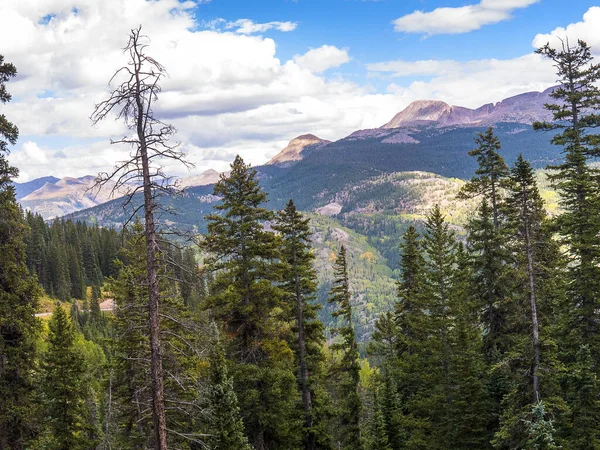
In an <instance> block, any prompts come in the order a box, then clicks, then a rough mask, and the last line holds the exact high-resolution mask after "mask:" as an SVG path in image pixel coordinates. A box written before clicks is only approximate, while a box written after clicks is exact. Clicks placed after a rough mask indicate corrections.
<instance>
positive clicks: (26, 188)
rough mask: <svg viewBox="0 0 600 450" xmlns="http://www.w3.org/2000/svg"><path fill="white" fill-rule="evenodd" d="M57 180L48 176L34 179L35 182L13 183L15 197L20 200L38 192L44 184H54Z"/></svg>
mask: <svg viewBox="0 0 600 450" xmlns="http://www.w3.org/2000/svg"><path fill="white" fill-rule="evenodd" d="M58 180H59V178H56V177H53V176H49V177H42V178H36V179H35V180H31V181H27V182H25V183H14V185H15V194H16V196H17V200H20V199H22V198H23V197H25V196H27V195H29V194H31V193H32V192H33V191H36V190H38V189H39V188H41V187H42V186H43V185H44V184H46V183H50V184H54V183H56V182H57V181H58Z"/></svg>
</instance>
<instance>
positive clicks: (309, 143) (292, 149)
mask: <svg viewBox="0 0 600 450" xmlns="http://www.w3.org/2000/svg"><path fill="white" fill-rule="evenodd" d="M330 142H331V141H327V140H325V139H321V138H318V137H317V136H315V135H313V134H303V135H302V136H298V137H297V138H295V139H292V140H291V141H290V143H289V144H288V145H287V147H286V148H284V149H283V150H281V151H280V152H279V153H278V154H277V155H275V156H274V157H273V158H272V159H271V160H270V161H269V162H268V163H267V164H278V165H280V164H285V163H290V162H293V161H300V160H301V159H302V152H303V151H304V149H306V148H307V147H316V148H318V147H322V146H324V145H327V144H329V143H330Z"/></svg>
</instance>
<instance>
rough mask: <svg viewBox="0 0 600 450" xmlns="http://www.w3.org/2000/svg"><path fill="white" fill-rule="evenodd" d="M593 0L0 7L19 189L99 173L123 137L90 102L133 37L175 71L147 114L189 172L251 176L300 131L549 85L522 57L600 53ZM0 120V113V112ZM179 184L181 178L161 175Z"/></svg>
mask: <svg viewBox="0 0 600 450" xmlns="http://www.w3.org/2000/svg"><path fill="white" fill-rule="evenodd" d="M598 4H599V2H598V0H596V1H595V2H594V1H588V0H576V1H574V2H565V1H558V0H462V1H458V0H379V1H369V0H261V1H248V0H210V1H208V0H195V1H191V0H187V1H183V0H158V1H146V0H103V1H102V2H99V1H97V0H2V2H0V43H2V44H0V54H4V56H5V58H6V60H8V61H11V62H13V63H15V64H16V66H17V68H18V70H19V77H18V78H17V80H15V81H11V82H10V83H9V85H8V88H9V90H10V91H11V92H12V93H13V102H12V103H11V104H9V105H7V106H4V107H2V106H0V107H1V108H4V109H5V110H6V112H5V113H6V114H7V116H8V117H9V118H10V119H11V120H13V121H14V122H15V123H17V125H18V126H19V128H20V130H21V138H20V140H19V143H18V144H17V146H16V147H15V148H14V149H13V152H12V154H11V156H10V158H11V161H12V163H13V164H15V165H17V166H18V167H19V168H20V169H21V179H20V180H21V181H26V180H28V179H32V178H35V177H39V176H44V175H49V174H53V175H55V176H66V175H72V176H81V175H85V174H89V173H92V174H93V173H95V172H97V171H99V170H107V169H109V168H110V166H111V165H113V164H114V163H115V161H117V160H119V158H122V157H123V156H124V155H125V153H126V151H127V150H126V149H119V148H116V147H111V146H110V144H109V140H110V138H111V137H115V136H116V137H118V136H119V135H120V134H122V133H124V132H125V131H126V130H125V129H124V127H123V126H122V124H120V123H118V122H114V121H107V122H105V123H102V124H100V126H98V127H95V128H93V127H91V124H90V121H89V119H88V117H89V115H90V114H91V111H92V109H93V105H94V103H96V102H97V101H99V100H101V99H102V98H103V97H105V96H106V93H107V86H106V83H107V81H108V79H109V78H110V76H111V74H112V72H113V71H114V70H115V69H116V68H117V67H119V65H120V64H122V63H123V55H122V54H121V52H120V51H119V49H120V48H121V47H122V46H123V45H124V44H125V41H126V37H127V32H128V30H129V29H131V28H132V27H135V26H137V25H139V24H140V23H141V24H142V25H143V27H144V30H145V31H146V32H147V34H148V35H149V36H150V37H151V39H152V44H151V47H150V49H151V53H152V55H153V56H155V57H156V59H158V60H159V61H160V62H162V63H163V64H164V65H165V66H166V67H167V69H168V70H169V73H170V75H171V78H170V79H169V80H167V81H166V82H165V85H164V86H163V87H164V92H163V95H162V96H161V101H160V106H159V110H158V112H159V114H161V115H164V118H166V119H168V120H172V122H173V124H174V125H175V126H176V127H177V128H178V130H179V134H178V136H177V139H178V140H179V141H181V143H182V145H183V148H185V149H186V151H188V154H189V156H190V159H192V160H193V162H195V163H196V165H197V168H196V170H195V172H201V171H203V170H205V169H208V168H216V169H220V170H222V169H226V168H227V165H228V162H229V161H231V159H232V158H233V157H234V156H235V154H238V153H239V154H241V155H242V156H243V157H244V158H245V159H247V160H248V161H250V162H252V163H253V164H261V163H264V162H265V161H266V160H268V159H269V158H270V157H271V156H273V155H274V154H275V153H277V152H278V151H279V150H280V149H281V148H283V147H284V146H285V145H286V143H287V142H288V141H289V140H291V139H292V138H294V137H295V136H297V135H299V134H304V133H314V134H317V135H319V136H320V137H323V138H326V139H339V138H341V137H344V136H346V135H347V134H349V133H351V132H352V131H354V130H356V129H361V128H373V127H377V126H380V125H381V124H383V123H385V122H387V121H388V120H389V119H390V118H391V117H392V116H393V115H394V114H395V113H396V112H398V111H399V110H401V109H403V108H404V107H406V106H407V105H408V104H409V103H410V102H411V101H414V100H417V99H436V100H443V101H446V102H447V103H450V104H458V105H462V106H468V107H477V106H480V105H481V104H483V103H489V102H497V101H500V100H502V99H503V98H506V97H508V96H511V95H516V94H518V93H521V92H525V91H530V90H541V89H544V88H546V87H549V86H550V85H552V84H553V83H554V79H555V76H554V74H553V69H552V67H551V66H550V65H549V64H548V63H547V62H545V61H543V60H542V59H541V58H540V57H538V56H537V55H534V54H533V49H534V47H535V46H536V45H541V44H542V43H545V42H546V41H548V40H551V41H553V42H555V41H556V36H562V37H564V36H569V38H571V39H577V38H583V39H585V40H587V41H588V43H590V44H591V45H592V48H593V49H595V52H596V54H599V53H598V50H600V36H599V33H598V32H597V30H598V29H600V7H598ZM4 109H3V111H2V112H3V113H4ZM168 169H170V170H172V171H173V172H174V173H177V174H180V175H186V173H185V172H183V171H181V169H180V168H176V167H173V168H168Z"/></svg>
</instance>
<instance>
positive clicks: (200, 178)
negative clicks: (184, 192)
mask: <svg viewBox="0 0 600 450" xmlns="http://www.w3.org/2000/svg"><path fill="white" fill-rule="evenodd" d="M220 177H221V174H220V173H219V172H217V171H216V170H213V169H208V170H206V171H204V172H202V173H201V174H200V175H193V176H190V177H187V178H183V179H182V180H181V187H182V188H190V187H193V186H206V185H208V184H215V183H216V182H217V181H219V178H220Z"/></svg>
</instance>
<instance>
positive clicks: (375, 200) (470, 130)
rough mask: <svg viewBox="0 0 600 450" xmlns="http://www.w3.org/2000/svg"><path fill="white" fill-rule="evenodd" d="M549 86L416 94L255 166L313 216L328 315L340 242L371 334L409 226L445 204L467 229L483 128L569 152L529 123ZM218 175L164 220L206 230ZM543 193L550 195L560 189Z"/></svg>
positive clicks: (535, 152) (278, 203) (122, 216)
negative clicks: (469, 97) (464, 96)
mask: <svg viewBox="0 0 600 450" xmlns="http://www.w3.org/2000/svg"><path fill="white" fill-rule="evenodd" d="M549 92H550V90H547V91H544V92H542V93H526V94H523V95H520V96H516V97H511V98H509V99H506V100H503V101H501V102H498V103H496V104H494V105H484V106H482V107H480V108H478V109H476V110H469V109H467V108H458V107H451V106H448V105H447V104H445V103H442V102H417V103H415V104H413V105H412V106H409V107H408V108H406V109H405V110H404V111H402V112H401V113H400V114H397V115H396V116H395V118H394V119H393V120H392V121H390V122H389V123H388V124H386V125H384V126H383V127H380V128H376V129H373V130H358V131H356V132H354V133H352V134H350V135H349V136H347V137H345V138H342V139H340V140H337V141H335V142H329V141H325V140H322V139H320V138H318V137H316V136H314V135H302V136H299V137H298V138H295V139H293V140H292V141H291V142H290V144H289V145H288V146H287V147H286V148H285V149H283V150H282V151H281V152H280V153H279V154H278V155H277V156H276V157H274V158H273V159H272V160H271V161H270V162H269V163H268V164H265V165H264V166H258V167H256V170H257V171H258V175H259V178H260V182H261V185H262V187H263V188H264V190H265V191H266V192H267V193H268V198H269V202H268V204H267V207H268V208H271V209H273V210H277V209H281V208H283V207H284V205H285V203H286V202H287V201H288V200H289V199H290V198H293V199H294V203H295V204H296V206H297V207H298V208H299V209H300V210H302V211H304V212H305V213H306V214H307V215H309V217H311V219H312V225H313V228H314V232H315V238H314V240H313V244H314V247H315V255H316V256H317V270H318V273H319V275H318V276H319V293H318V300H319V302H320V303H321V304H322V305H323V306H324V309H323V313H322V314H323V316H322V318H323V320H324V321H325V322H326V324H328V325H333V323H334V322H333V321H332V319H331V317H330V316H328V309H327V301H326V298H327V291H328V289H329V287H330V278H331V276H330V275H331V273H330V271H331V260H332V258H334V256H332V255H335V252H336V251H337V249H339V246H340V245H341V244H344V245H347V246H349V247H351V248H352V250H351V252H350V254H351V255H352V257H351V261H350V267H351V273H352V277H353V280H354V285H353V292H354V294H355V296H354V302H355V303H356V307H357V314H356V323H355V325H356V326H357V330H358V331H359V334H360V336H361V339H364V338H365V337H366V336H368V335H369V334H370V333H371V332H372V325H373V321H374V319H375V317H376V316H377V315H378V314H379V313H380V312H382V311H385V310H389V308H391V307H392V304H391V302H392V301H393V299H394V294H393V291H394V282H393V271H394V270H396V269H397V267H398V259H399V256H398V253H399V247H398V246H399V242H400V241H401V236H402V234H403V233H404V231H405V230H406V228H407V227H408V226H409V225H410V224H415V225H416V226H417V228H419V229H422V226H423V220H424V218H425V216H426V215H427V213H428V212H429V211H430V209H431V208H432V207H433V205H435V204H439V205H440V206H441V208H442V211H443V212H444V214H445V215H446V218H447V221H448V222H449V223H450V224H451V226H452V227H453V229H454V230H455V231H456V232H457V233H458V234H459V235H460V234H462V233H464V229H463V226H464V224H465V222H466V220H467V217H468V215H469V213H470V211H472V209H473V202H468V201H464V200H458V199H457V198H456V194H457V192H458V190H459V189H460V187H461V186H462V184H463V183H464V180H466V179H469V178H471V177H472V176H473V173H474V171H475V169H476V165H477V164H476V161H475V160H474V158H472V157H470V156H469V155H468V152H469V151H470V150H471V149H473V148H474V147H475V143H474V138H475V137H476V134H477V133H480V132H483V131H485V129H486V128H487V127H488V126H489V125H490V124H492V123H493V125H494V132H495V133H496V135H497V136H498V137H499V139H500V141H501V142H502V148H501V150H500V153H501V155H502V156H503V157H504V159H505V160H506V162H507V164H512V163H513V162H514V161H515V160H516V158H517V156H518V155H519V154H520V153H522V154H523V156H524V157H525V158H527V159H528V160H529V161H530V162H531V163H532V165H533V166H534V167H535V168H538V169H542V168H544V167H546V166H547V165H548V164H552V163H556V162H557V161H558V160H559V159H560V158H561V154H560V149H559V148H558V147H556V146H553V145H551V144H550V142H549V141H550V139H551V138H552V133H537V132H535V131H534V130H533V128H532V126H531V121H532V120H537V119H543V118H545V116H544V114H545V113H544V112H543V111H542V110H541V109H540V108H541V107H540V105H541V104H542V103H544V102H545V101H547V99H546V97H547V95H548V94H549ZM509 119H510V120H509ZM496 120H497V121H496ZM494 121H496V122H494ZM390 124H392V125H394V126H395V127H391V128H390ZM216 175H217V174H216V172H214V171H213V172H210V173H205V174H202V175H201V176H200V177H199V178H198V179H196V180H195V181H194V183H197V184H196V185H193V183H192V184H190V187H189V188H188V189H186V191H185V192H184V194H183V195H181V196H177V197H174V198H171V197H163V198H162V199H161V200H160V201H161V202H162V203H163V205H164V206H165V208H166V209H171V210H175V211H177V214H176V215H172V216H164V217H161V218H160V219H159V222H160V225H162V226H163V227H169V228H177V229H179V230H188V231H193V232H204V231H205V230H206V221H205V218H204V217H205V215H207V214H209V213H212V212H214V211H213V206H214V205H215V204H216V203H218V202H219V198H218V197H216V196H215V195H213V186H212V185H207V184H204V182H205V181H209V180H214V181H216ZM190 183H191V181H190ZM544 195H545V197H544V198H547V199H551V198H552V193H549V192H545V193H544ZM140 202H141V198H134V199H133V202H132V204H130V205H129V209H128V210H124V209H123V207H122V204H123V202H122V201H121V200H119V199H116V200H112V201H109V202H107V203H105V204H102V205H98V206H95V207H93V208H90V209H86V210H83V211H79V212H76V213H74V214H73V215H72V217H73V218H74V219H76V220H84V221H87V222H90V223H97V224H100V225H103V226H116V227H119V226H120V225H121V224H122V223H124V222H125V220H127V219H128V217H129V215H130V214H131V213H132V211H133V208H134V207H135V206H136V205H139V204H140Z"/></svg>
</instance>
